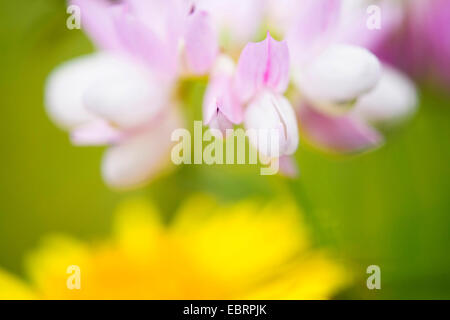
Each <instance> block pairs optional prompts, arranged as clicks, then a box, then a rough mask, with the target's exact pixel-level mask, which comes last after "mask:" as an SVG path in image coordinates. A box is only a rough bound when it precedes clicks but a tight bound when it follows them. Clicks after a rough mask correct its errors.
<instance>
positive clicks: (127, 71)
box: [84, 56, 169, 128]
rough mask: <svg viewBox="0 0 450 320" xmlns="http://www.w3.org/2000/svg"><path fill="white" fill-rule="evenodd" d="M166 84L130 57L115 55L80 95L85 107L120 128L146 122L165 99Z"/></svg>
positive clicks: (166, 98) (158, 109) (161, 105)
mask: <svg viewBox="0 0 450 320" xmlns="http://www.w3.org/2000/svg"><path fill="white" fill-rule="evenodd" d="M168 92H169V87H168V85H167V84H166V83H164V82H163V81H161V80H160V79H158V78H157V77H156V75H153V74H152V73H151V72H150V70H149V69H148V68H146V67H145V66H143V65H141V64H138V63H137V62H135V61H134V60H132V59H128V58H125V57H119V56H117V57H115V58H114V64H113V65H111V68H110V69H109V70H107V72H105V74H104V75H103V76H102V78H101V79H98V81H96V82H95V83H93V84H92V85H91V86H90V87H89V89H88V90H87V91H86V93H85V95H84V102H85V104H86V107H87V108H88V109H89V110H90V111H92V112H93V113H94V114H96V115H97V116H99V117H102V118H104V119H106V120H108V121H111V122H112V123H115V124H117V125H119V126H120V127H124V128H131V127H137V126H140V125H142V124H146V123H148V122H149V121H150V120H151V119H152V117H153V116H154V115H156V114H157V113H158V112H159V111H160V110H161V109H162V108H163V107H165V106H166V103H167V101H168V98H169V97H168Z"/></svg>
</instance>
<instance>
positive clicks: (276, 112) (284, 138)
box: [244, 91, 299, 157]
mask: <svg viewBox="0 0 450 320" xmlns="http://www.w3.org/2000/svg"><path fill="white" fill-rule="evenodd" d="M244 121H245V127H246V129H247V130H249V129H252V130H256V131H257V132H256V133H257V135H256V136H252V135H250V136H249V139H250V142H251V143H252V144H253V145H254V146H256V147H257V148H258V150H259V151H260V152H261V153H262V154H264V155H266V156H271V157H278V156H280V155H290V154H292V153H294V152H295V150H296V149H297V147H298V142H299V138H298V128H297V120H296V117H295V113H294V110H293V109H292V106H291V104H290V103H289V101H288V100H287V99H286V98H285V97H283V96H281V95H276V94H273V93H271V92H269V91H265V92H263V93H262V94H260V95H259V96H257V97H256V98H255V99H254V100H253V101H252V102H251V103H250V104H249V106H248V107H247V110H246V113H245V120H244ZM264 130H265V132H264ZM275 131H277V132H278V137H279V139H278V142H279V143H278V152H277V150H271V148H270V139H269V136H264V135H270V134H271V133H273V132H275Z"/></svg>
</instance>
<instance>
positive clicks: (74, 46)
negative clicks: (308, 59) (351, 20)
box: [0, 0, 450, 299]
mask: <svg viewBox="0 0 450 320" xmlns="http://www.w3.org/2000/svg"><path fill="white" fill-rule="evenodd" d="M65 8H66V7H65V1H63V0H33V1H29V0H28V1H26V0H17V1H1V2H0V57H1V59H0V101H1V110H2V124H1V126H0V134H1V141H2V142H1V145H2V148H1V150H2V151H1V157H0V179H1V184H0V266H2V267H4V268H5V269H7V270H10V271H12V272H14V273H16V274H18V275H23V257H24V254H26V253H27V252H29V251H30V250H32V249H33V248H35V247H36V246H37V245H38V244H39V240H40V239H41V237H42V236H43V235H45V234H48V233H68V234H71V235H73V236H76V237H78V238H81V239H96V238H101V237H104V236H106V235H107V234H108V233H109V230H110V229H111V222H112V218H113V214H114V209H115V208H116V206H117V204H118V203H119V202H120V201H121V200H122V199H123V198H126V197H129V196H130V195H134V194H140V195H145V196H147V197H149V198H151V199H153V200H154V201H156V203H157V204H158V205H159V206H160V207H161V209H162V210H163V211H164V212H165V213H166V214H167V216H168V217H170V215H171V214H172V213H173V212H174V211H175V209H176V208H177V206H178V205H179V204H180V202H181V201H183V199H185V198H186V197H187V196H188V195H189V194H191V193H195V192H198V191H202V192H208V193H212V194H214V195H216V196H217V197H219V199H221V200H222V201H226V202H229V201H234V200H237V199H241V198H245V197H249V196H251V197H254V198H256V199H258V198H261V199H263V198H266V199H267V198H270V197H274V196H276V195H277V194H280V193H285V194H286V193H288V194H292V195H293V197H295V199H296V200H297V201H298V204H299V206H300V207H301V208H302V209H303V212H304V215H305V219H306V221H307V223H308V224H309V227H310V228H311V231H312V232H311V233H312V235H313V237H314V241H315V244H316V245H318V246H326V247H329V248H331V249H332V250H333V251H334V252H335V255H336V256H337V257H339V259H341V260H342V261H343V262H345V263H346V264H348V265H350V266H351V267H352V268H353V269H354V273H355V275H356V277H357V279H356V281H355V283H354V285H353V286H352V287H351V288H349V289H348V290H346V291H345V292H342V293H341V294H340V296H339V297H340V298H357V299H362V298H369V299H379V298H387V299H390V298H414V299H419V298H424V299H430V298H450V248H449V246H450V194H449V193H450V166H449V159H450V148H449V145H448V144H449V143H450V139H449V138H450V126H449V120H450V93H449V90H448V88H447V89H445V88H444V87H438V86H435V85H433V84H431V83H427V82H423V83H421V84H420V98H421V104H420V109H419V112H418V114H417V115H416V116H415V117H414V118H413V119H412V120H411V121H410V122H409V123H407V124H406V125H405V126H404V127H403V128H400V129H399V130H397V131H395V132H391V133H390V134H389V135H388V137H387V144H386V145H385V146H383V147H382V148H381V149H379V150H376V151H375V152H371V153H368V154H364V155H360V156H355V157H337V156H330V155H326V154H323V153H321V152H319V151H317V150H315V149H313V148H312V147H310V146H308V145H306V144H301V146H300V148H299V151H298V152H297V159H298V162H299V165H300V169H301V176H300V178H299V179H297V180H288V179H284V178H282V177H264V176H260V175H258V174H257V173H258V171H257V170H258V168H256V167H253V168H248V167H240V166H233V167H231V166H230V167H228V166H218V167H209V166H206V165H205V166H188V167H180V168H178V169H177V170H176V171H175V172H174V173H172V174H171V175H168V176H165V177H162V178H160V179H158V180H157V181H155V182H154V183H153V184H151V185H150V186H148V187H146V188H143V189H139V190H137V191H129V192H115V191H112V190H110V189H108V188H107V187H106V186H105V185H104V183H103V182H102V180H101V176H100V170H99V167H100V159H101V155H102V151H103V149H102V148H76V147H73V146H72V145H71V144H70V143H69V141H68V136H67V134H66V133H65V132H63V131H61V130H59V129H58V128H57V127H55V126H54V124H52V123H51V121H50V120H49V118H48V117H47V115H46V113H45V109H44V105H43V93H44V84H45V79H46V76H47V75H48V74H49V72H50V71H51V70H52V69H53V68H54V67H55V66H56V65H58V64H59V63H61V62H63V61H66V60H68V59H70V58H72V57H76V56H79V55H81V54H84V53H89V52H91V51H92V50H93V47H92V45H91V44H90V42H89V41H88V39H87V38H86V37H85V35H84V34H83V33H82V31H80V30H68V29H67V28H65V23H66V18H67V14H66V11H65ZM191 89H192V90H190V92H191V93H190V97H189V99H188V101H187V102H186V104H187V108H189V110H195V111H194V113H193V114H194V115H193V117H197V119H200V117H201V115H200V97H201V95H202V92H203V90H204V86H202V85H201V84H197V85H195V86H193V87H192V88H191ZM190 112H192V111H190ZM274 236H276V235H274ZM372 264H376V265H379V266H380V267H381V277H382V280H381V281H382V282H381V283H382V289H381V290H374V291H370V290H368V289H367V287H366V277H367V275H366V273H365V270H366V268H367V266H369V265H372Z"/></svg>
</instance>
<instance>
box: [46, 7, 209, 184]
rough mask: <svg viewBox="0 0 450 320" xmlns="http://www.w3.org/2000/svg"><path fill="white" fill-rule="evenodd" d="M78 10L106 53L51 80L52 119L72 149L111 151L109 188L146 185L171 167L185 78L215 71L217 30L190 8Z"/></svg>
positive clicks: (106, 171)
mask: <svg viewBox="0 0 450 320" xmlns="http://www.w3.org/2000/svg"><path fill="white" fill-rule="evenodd" d="M72 3H73V4H75V5H78V6H79V7H80V8H81V12H82V15H83V16H82V26H83V28H84V29H85V31H86V32H87V33H88V35H89V36H90V37H91V39H92V40H93V42H94V43H95V44H96V45H97V47H98V48H99V49H100V52H99V53H94V54H91V55H88V56H85V57H81V58H77V59H74V60H73V61H70V62H68V63H65V64H63V65H62V66H60V67H58V68H57V69H56V70H55V71H54V72H53V73H52V74H51V75H50V76H49V78H48V81H47V86H46V106H47V111H48V113H49V114H50V116H51V118H52V119H53V120H54V121H55V122H56V123H58V124H59V125H60V126H61V127H63V128H65V129H67V130H69V131H70V132H71V137H72V141H73V143H75V144H77V145H110V146H111V147H110V148H109V149H108V151H107V152H106V153H105V155H104V158H103V163H102V172H103V178H104V180H105V181H106V183H107V184H108V185H110V186H112V187H117V188H123V187H130V186H134V185H136V184H141V183H144V182H146V181H148V180H149V179H151V178H152V177H154V176H155V174H157V173H158V172H159V171H160V169H161V168H163V167H164V166H165V165H166V164H167V163H168V159H169V156H170V147H171V143H170V133H171V132H172V130H174V129H176V128H178V127H179V126H180V125H181V119H180V116H179V114H178V111H177V109H176V104H177V102H176V101H174V100H173V98H172V96H173V91H174V86H175V85H176V81H177V79H178V77H179V76H182V75H183V74H186V73H193V74H204V73H206V72H208V71H209V69H210V67H211V66H212V65H213V64H214V61H215V59H216V55H217V53H218V47H217V39H216V34H215V29H214V27H213V25H212V23H211V20H210V17H209V15H208V14H207V13H206V12H203V11H198V10H195V9H193V8H191V7H190V6H189V4H188V2H186V1H183V0H167V1H156V0H155V1H146V0H124V1H121V2H118V3H113V2H110V1H106V0H73V1H72ZM180 48H182V49H181V50H180Z"/></svg>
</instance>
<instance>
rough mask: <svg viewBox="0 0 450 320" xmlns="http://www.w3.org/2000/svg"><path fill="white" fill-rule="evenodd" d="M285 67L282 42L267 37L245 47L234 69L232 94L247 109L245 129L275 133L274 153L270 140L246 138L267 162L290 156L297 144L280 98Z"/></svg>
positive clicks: (284, 102)
mask: <svg viewBox="0 0 450 320" xmlns="http://www.w3.org/2000/svg"><path fill="white" fill-rule="evenodd" d="M289 63H290V58H289V49H288V46H287V43H286V41H282V42H278V41H276V40H274V39H273V38H272V37H271V36H270V34H269V33H268V34H267V38H266V39H265V40H264V41H262V42H259V43H249V44H248V45H247V46H246V47H245V48H244V50H243V51H242V53H241V56H240V58H239V62H238V66H237V71H236V78H235V86H236V90H237V92H238V95H239V97H240V100H241V101H242V103H243V104H245V105H247V107H246V110H245V115H244V123H245V127H246V128H247V129H254V130H259V132H261V130H263V131H264V130H265V131H266V132H274V130H275V132H277V133H278V138H279V141H278V148H277V150H273V149H272V148H270V147H269V145H268V140H270V139H264V137H258V136H256V135H252V136H250V137H249V139H250V142H251V143H252V144H253V145H254V146H255V147H256V148H257V149H258V150H259V152H260V153H262V154H263V155H265V156H267V157H269V158H279V157H285V156H290V155H292V154H293V153H294V152H295V151H296V150H297V147H298V143H299V135H298V128H297V119H296V116H295V112H294V110H293V109H292V106H291V104H290V102H289V100H287V99H286V98H285V97H284V96H283V93H284V92H285V91H286V89H287V87H288V84H289ZM286 162H287V161H283V162H282V163H286ZM281 169H282V170H283V167H281ZM289 171H290V172H292V170H289Z"/></svg>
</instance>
